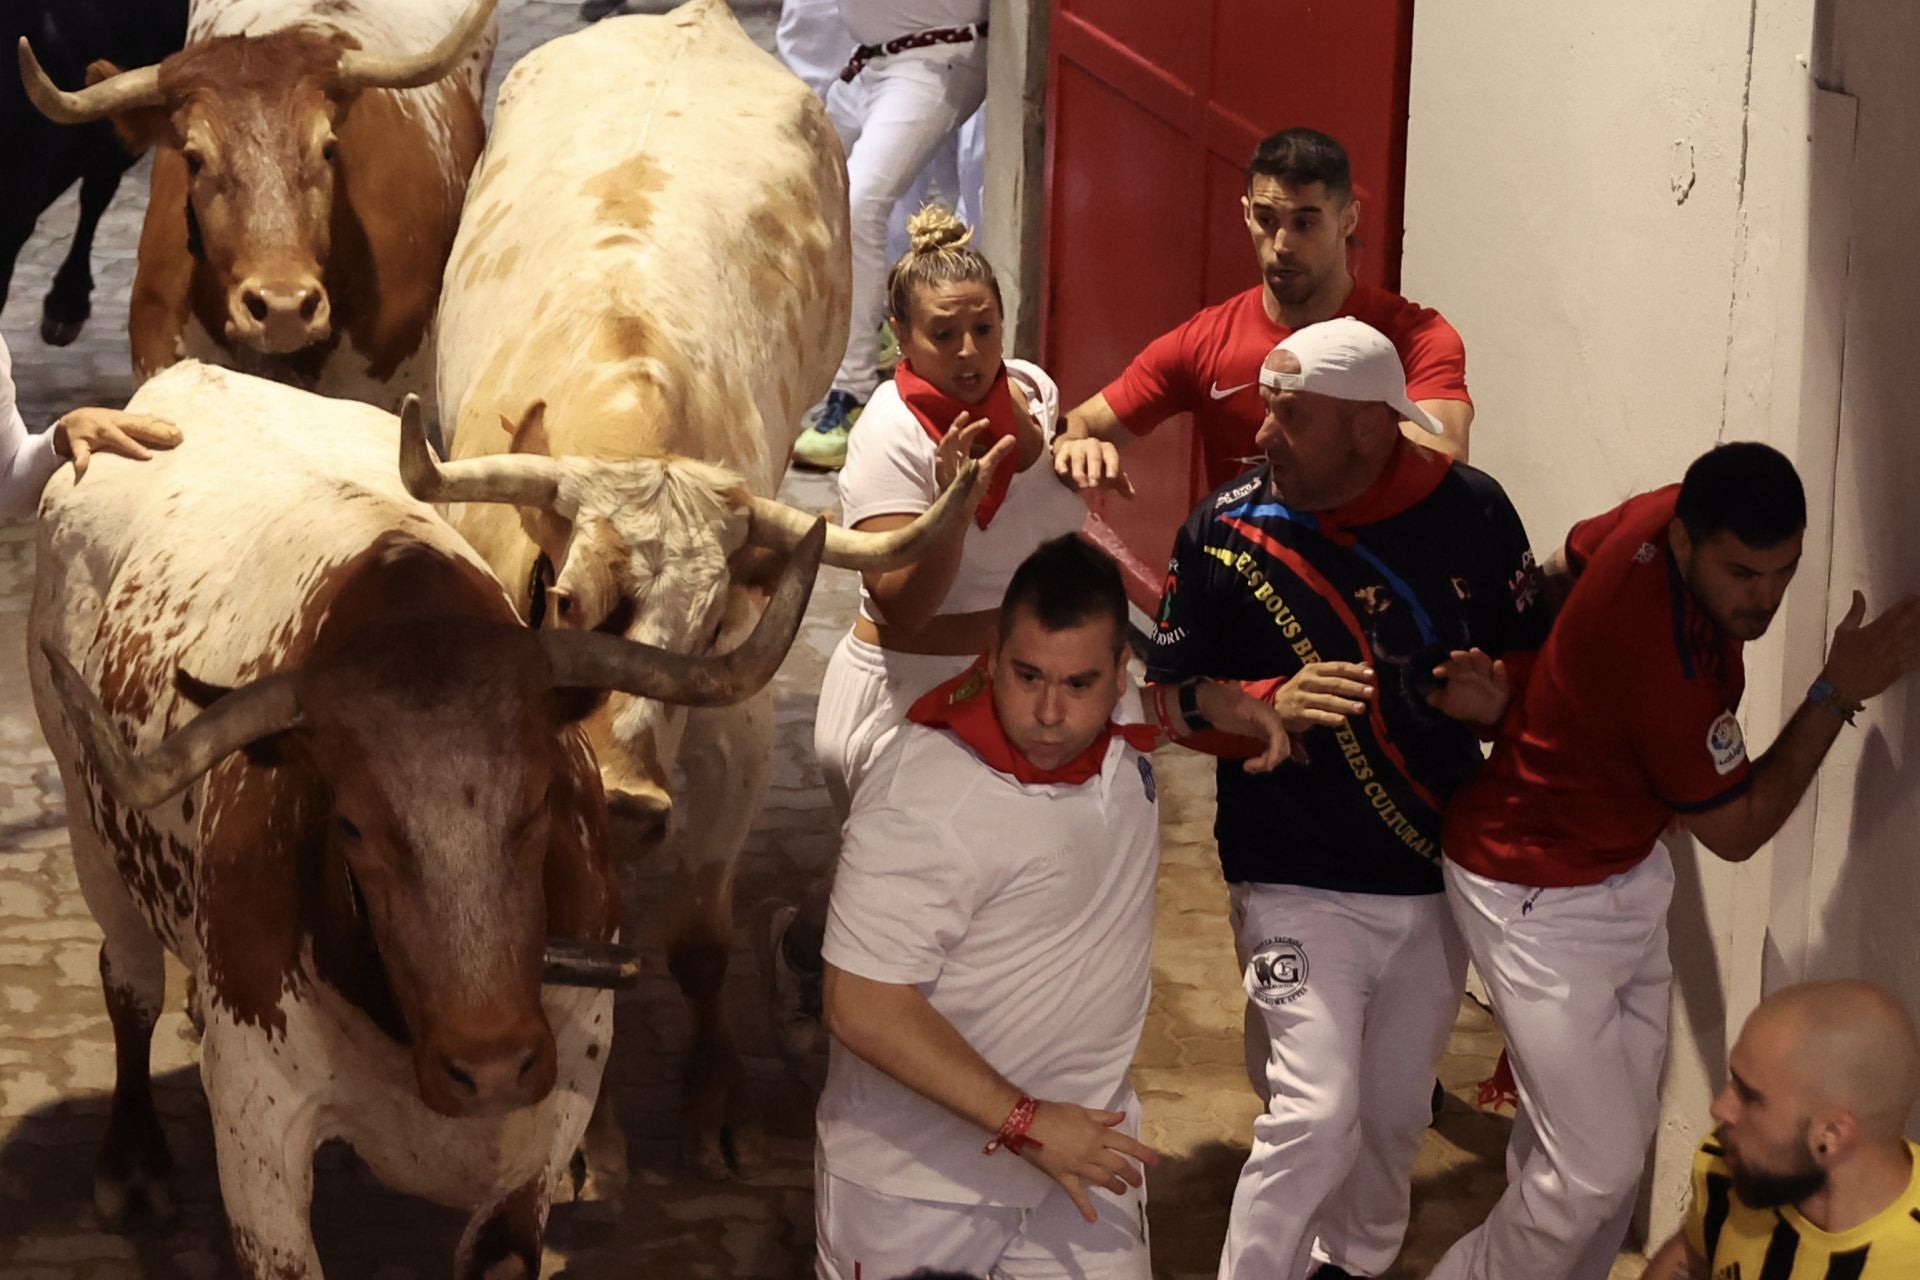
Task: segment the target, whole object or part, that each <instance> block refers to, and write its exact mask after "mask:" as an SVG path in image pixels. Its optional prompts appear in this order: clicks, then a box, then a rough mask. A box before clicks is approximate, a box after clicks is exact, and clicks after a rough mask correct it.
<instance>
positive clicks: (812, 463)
mask: <svg viewBox="0 0 1920 1280" xmlns="http://www.w3.org/2000/svg"><path fill="white" fill-rule="evenodd" d="M863 408H865V406H864V405H862V404H861V403H860V402H859V401H858V400H855V399H854V398H853V397H852V396H851V395H849V394H848V393H847V392H845V391H838V390H836V391H829V392H828V393H827V398H826V399H825V400H823V401H821V402H820V407H819V408H818V409H817V410H815V411H814V413H813V414H812V415H810V416H811V417H812V419H813V421H812V422H811V423H809V424H808V426H807V429H806V430H805V431H802V432H801V433H800V439H799V440H798V441H797V442H796V443H795V444H794V446H793V460H794V461H795V462H796V463H798V464H799V465H800V466H803V467H810V468H812V469H813V470H815V471H838V470H839V469H840V468H841V467H844V466H846V465H847V433H848V432H850V431H851V430H852V429H853V424H854V423H855V422H856V421H857V420H858V419H859V417H860V411H861V409H863Z"/></svg>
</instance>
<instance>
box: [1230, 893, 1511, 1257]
mask: <svg viewBox="0 0 1920 1280" xmlns="http://www.w3.org/2000/svg"><path fill="white" fill-rule="evenodd" d="M1231 891H1232V904H1233V906H1232V919H1233V932H1234V943H1235V949H1236V950H1237V951H1238V953H1239V956H1240V967H1241V976H1242V983H1243V985H1244V986H1245V988H1246V991H1247V996H1248V1011H1249V1015H1250V1016H1249V1017H1248V1019H1247V1032H1248V1035H1247V1070H1248V1075H1249V1077H1250V1078H1251V1079H1252V1080H1253V1082H1254V1087H1255V1088H1256V1089H1257V1090H1258V1091H1259V1092H1260V1094H1261V1096H1262V1097H1263V1098H1265V1099H1266V1100H1267V1110H1266V1112H1265V1114H1263V1115H1261V1116H1260V1117H1259V1118H1258V1119H1256V1120H1255V1121H1254V1122H1253V1151H1252V1153H1251V1154H1250V1155H1249V1156H1248V1157H1247V1163H1246V1165H1245V1167H1244V1168H1242V1169H1241V1171H1240V1183H1239V1185H1238V1186H1237V1187H1236V1188H1235V1189H1234V1193H1233V1208H1232V1212H1231V1214H1230V1215H1229V1217H1228V1220H1227V1241H1226V1246H1225V1248H1224V1249H1223V1250H1222V1252H1221V1256H1220V1276H1221V1280H1300V1277H1302V1276H1304V1275H1306V1274H1307V1271H1308V1269H1309V1268H1310V1267H1311V1266H1317V1265H1318V1264H1320V1263H1322V1262H1332V1263H1334V1264H1335V1265H1336V1266H1340V1267H1344V1268H1345V1269H1346V1270H1348V1271H1350V1272H1352V1273H1354V1274H1356V1275H1366V1276H1377V1275H1382V1274H1384V1273H1385V1272H1386V1270H1387V1268H1388V1267H1389V1266H1391V1265H1392V1263H1393V1260H1394V1258H1395V1256H1396V1255H1398V1254H1399V1252H1400V1243H1401V1240H1402V1238H1403V1237H1404V1236H1405V1235H1406V1231H1407V1217H1408V1202H1409V1197H1410V1194H1411V1187H1412V1177H1413V1162H1414V1159H1415V1157H1417V1156H1418V1155H1419V1153H1420V1143H1421V1140H1422V1138H1423V1137H1424V1136H1425V1134H1426V1131H1427V1127H1428V1125H1429V1124H1430V1123H1431V1122H1432V1119H1433V1109H1432V1099H1433V1071H1434V1063H1435V1062H1436V1061H1437V1060H1438V1059H1439V1057H1440V1055H1441V1053H1442V1052H1443V1051H1444V1050H1445V1049H1446V1044H1447V1036H1448V1033H1449V1032H1450V1031H1451V1030H1452V1028H1453V1022H1454V1018H1455V1017H1456V1016H1457V1015H1458V1013H1459V1009H1460V990H1461V985H1462V983H1463V982H1464V981H1465V980H1466V963H1467V961H1466V950H1465V948H1464V947H1463V946H1462V945H1461V942H1460V937H1459V934H1458V932H1457V931H1456V930H1455V927H1454V924H1453V920H1452V917H1451V916H1450V915H1449V913H1448V911H1447V905H1446V900H1445V896H1444V895H1442V894H1438V893H1433V894H1422V895H1419V896H1414V897H1389V896H1386V895H1382V894H1368V893H1334V892H1332V891H1329V890H1325V889H1305V888H1299V887H1295V886H1292V885H1267V884H1236V885H1233V886H1231ZM1509 1280H1517V1277H1513V1278H1509Z"/></svg>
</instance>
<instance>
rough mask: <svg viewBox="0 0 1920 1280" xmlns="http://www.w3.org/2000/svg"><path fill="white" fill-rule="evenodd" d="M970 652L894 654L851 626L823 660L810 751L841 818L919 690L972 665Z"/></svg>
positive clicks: (918, 693) (940, 681)
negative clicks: (824, 674)
mask: <svg viewBox="0 0 1920 1280" xmlns="http://www.w3.org/2000/svg"><path fill="white" fill-rule="evenodd" d="M973 661H974V660H973V658H972V657H971V656H966V655H962V656H959V657H945V656H939V657H936V656H932V655H928V654H918V653H895V652H893V651H892V650H890V649H882V648H881V647H880V646H879V645H874V644H868V643H867V642H866V641H865V640H862V639H860V638H859V637H857V636H855V635H854V634H853V632H851V631H849V632H847V634H846V635H844V636H842V637H841V638H840V643H839V644H838V645H836V646H835V647H834V650H833V656H832V657H830V658H828V659H827V674H826V676H825V678H824V679H822V680H821V682H820V705H819V707H818V708H817V709H816V711H815V712H814V718H813V755H814V759H815V760H817V761H818V762H819V764H820V773H821V775H822V776H823V777H824V778H825V780H826V784H827V794H828V796H830V797H831V798H832V800H833V811H834V815H835V816H836V817H838V818H839V819H840V821H842V822H845V821H846V820H847V813H848V811H849V810H850V809H851V808H852V806H853V793H854V790H855V788H857V787H858V786H859V785H860V779H861V778H862V777H864V776H865V774H866V772H867V766H868V765H870V764H872V763H873V758H874V757H875V756H877V755H879V754H880V748H882V747H884V746H885V745H886V744H887V740H888V739H889V738H891V737H892V736H893V733H894V731H895V730H897V729H898V728H899V727H900V725H901V724H902V722H904V721H905V720H906V716H907V709H908V708H909V707H911V706H912V705H913V704H914V702H915V701H916V700H917V699H918V698H919V697H920V695H921V694H923V693H925V692H926V691H927V690H929V689H931V688H933V687H934V686H935V685H937V684H940V683H942V682H943V681H946V680H951V679H953V677H955V676H957V675H959V674H960V673H961V672H962V671H965V670H966V669H967V668H968V667H970V666H972V665H973Z"/></svg>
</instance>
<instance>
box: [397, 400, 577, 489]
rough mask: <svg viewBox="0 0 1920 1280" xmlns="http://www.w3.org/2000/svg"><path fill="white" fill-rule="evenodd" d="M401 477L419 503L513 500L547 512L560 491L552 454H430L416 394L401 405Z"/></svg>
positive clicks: (424, 424)
mask: <svg viewBox="0 0 1920 1280" xmlns="http://www.w3.org/2000/svg"><path fill="white" fill-rule="evenodd" d="M400 479H401V481H402V483H404V484H405V485H406V486H407V492H408V493H410V494H412V495H413V496H414V497H416V498H418V499H420V501H422V502H511V503H513V504H514V505H515V506H521V507H538V508H540V509H541V510H543V511H547V510H551V509H552V508H553V503H554V499H555V497H556V496H557V495H558V494H559V492H560V466H559V464H558V463H556V462H555V461H554V460H553V459H552V458H542V457H538V456H536V455H534V454H527V453H503V454H498V455H496V456H494V457H491V458H468V459H465V460H464V461H461V462H442V461H440V460H439V459H438V458H436V457H434V456H433V446H432V445H430V444H428V443H427V423H426V419H425V417H424V416H423V415H422V413H421V412H420V397H419V396H416V395H409V396H408V397H407V398H406V399H405V400H403V401H402V402H401V404H400Z"/></svg>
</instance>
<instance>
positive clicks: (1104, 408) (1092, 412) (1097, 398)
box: [1060, 392, 1133, 449]
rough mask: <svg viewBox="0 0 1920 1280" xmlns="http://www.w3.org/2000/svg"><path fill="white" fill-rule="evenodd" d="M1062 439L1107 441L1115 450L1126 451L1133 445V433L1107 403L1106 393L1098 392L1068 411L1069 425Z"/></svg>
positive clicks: (1061, 436)
mask: <svg viewBox="0 0 1920 1280" xmlns="http://www.w3.org/2000/svg"><path fill="white" fill-rule="evenodd" d="M1060 438H1061V439H1063V440H1085V439H1088V438H1092V439H1095V440H1105V441H1106V442H1107V443H1108V444H1110V445H1113V446H1114V447H1115V448H1118V449H1124V448H1126V447H1127V446H1128V445H1130V444H1132V443H1133V432H1131V431H1129V430H1127V428H1126V425H1125V424H1124V423H1122V422H1121V421H1120V417H1119V415H1118V414H1116V413H1114V411H1113V406H1111V405H1109V404H1108V403H1107V397H1106V393H1105V392H1097V393H1095V394H1094V395H1091V396H1089V397H1087V398H1086V399H1085V400H1082V401H1081V402H1080V403H1079V404H1077V405H1075V406H1074V407H1073V408H1072V409H1070V410H1068V411H1067V425H1066V428H1065V429H1064V430H1062V431H1061V432H1060Z"/></svg>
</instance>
